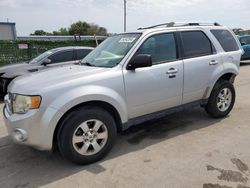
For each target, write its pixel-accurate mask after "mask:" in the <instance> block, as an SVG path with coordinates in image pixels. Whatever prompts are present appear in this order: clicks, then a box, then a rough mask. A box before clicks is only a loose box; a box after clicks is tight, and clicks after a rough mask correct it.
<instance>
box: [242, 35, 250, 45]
mask: <svg viewBox="0 0 250 188" xmlns="http://www.w3.org/2000/svg"><path fill="white" fill-rule="evenodd" d="M240 42H241V43H245V44H250V37H242V38H240Z"/></svg>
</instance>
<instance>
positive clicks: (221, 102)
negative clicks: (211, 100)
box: [217, 88, 232, 112]
mask: <svg viewBox="0 0 250 188" xmlns="http://www.w3.org/2000/svg"><path fill="white" fill-rule="evenodd" d="M231 102H232V92H231V90H230V89H228V88H223V89H222V90H221V91H220V92H219V95H218V97H217V108H218V109H219V110H220V111H221V112H224V111H226V110H228V108H229V107H230V105H231Z"/></svg>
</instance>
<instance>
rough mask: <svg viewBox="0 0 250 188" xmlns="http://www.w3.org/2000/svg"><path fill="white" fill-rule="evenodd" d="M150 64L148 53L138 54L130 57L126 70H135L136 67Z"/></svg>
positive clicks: (149, 65)
mask: <svg viewBox="0 0 250 188" xmlns="http://www.w3.org/2000/svg"><path fill="white" fill-rule="evenodd" d="M151 66H152V59H151V55H148V54H139V55H137V56H135V57H134V58H132V60H131V61H130V62H129V64H128V66H127V70H135V69H137V68H142V67H151Z"/></svg>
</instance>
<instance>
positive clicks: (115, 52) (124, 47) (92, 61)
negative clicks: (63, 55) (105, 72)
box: [81, 33, 141, 68]
mask: <svg viewBox="0 0 250 188" xmlns="http://www.w3.org/2000/svg"><path fill="white" fill-rule="evenodd" d="M140 36H141V34H140V33H129V34H121V35H115V36H112V37H109V38H107V39H106V40H105V41H103V42H102V43H101V44H100V45H99V46H98V47H97V48H96V49H95V50H93V51H92V52H90V53H89V54H88V55H87V56H86V57H85V58H84V59H83V60H82V61H81V62H82V63H83V64H86V65H88V66H95V67H110V68H111V67H114V66H116V65H118V64H119V63H120V62H121V60H122V59H123V57H124V56H125V55H126V54H127V53H128V51H129V50H130V49H131V48H132V46H133V45H134V44H135V42H136V41H137V40H138V38H139V37H140Z"/></svg>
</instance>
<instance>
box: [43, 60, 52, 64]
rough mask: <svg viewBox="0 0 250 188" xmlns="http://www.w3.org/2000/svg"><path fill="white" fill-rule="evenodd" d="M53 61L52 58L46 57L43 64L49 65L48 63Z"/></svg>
mask: <svg viewBox="0 0 250 188" xmlns="http://www.w3.org/2000/svg"><path fill="white" fill-rule="evenodd" d="M50 63H51V59H45V60H44V61H43V65H45V66H46V65H48V64H50Z"/></svg>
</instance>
